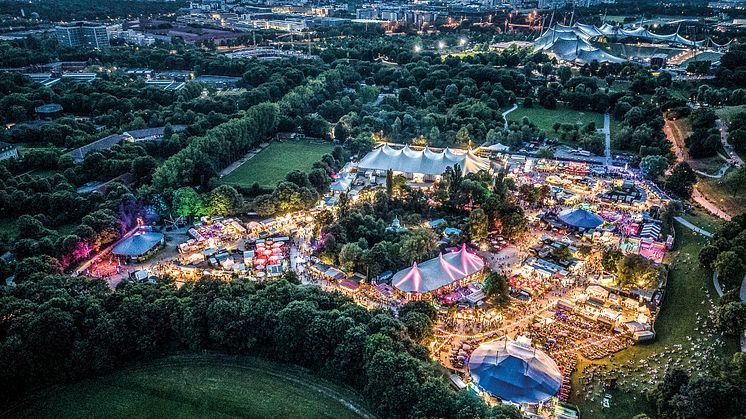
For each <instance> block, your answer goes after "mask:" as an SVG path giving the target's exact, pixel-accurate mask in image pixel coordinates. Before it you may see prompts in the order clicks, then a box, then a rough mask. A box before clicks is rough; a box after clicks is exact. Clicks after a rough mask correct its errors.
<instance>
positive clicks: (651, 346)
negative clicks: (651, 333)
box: [573, 222, 739, 419]
mask: <svg viewBox="0 0 746 419" xmlns="http://www.w3.org/2000/svg"><path fill="white" fill-rule="evenodd" d="M716 224H717V223H716V222H713V223H711V225H710V226H709V227H711V228H712V227H715V225H716ZM675 228H676V244H675V249H674V251H672V252H671V253H670V254H669V255H667V256H666V260H665V263H668V264H670V268H671V269H670V271H669V277H668V284H667V287H666V296H665V298H664V300H663V307H662V311H661V314H660V316H659V317H658V320H657V321H656V323H655V330H656V334H657V337H656V340H655V341H654V342H652V343H647V344H645V343H643V344H639V345H635V346H633V347H631V348H629V349H626V350H624V351H622V352H619V353H617V354H615V355H614V358H613V359H609V358H605V359H602V360H598V361H587V360H583V359H581V361H580V362H579V363H578V368H579V370H581V371H582V369H583V368H585V367H587V366H589V365H593V364H605V365H607V366H609V367H614V366H616V367H619V366H620V365H623V364H627V363H628V362H631V363H633V364H634V365H641V364H640V362H641V361H645V362H647V364H645V365H644V366H642V367H639V368H637V369H634V368H633V369H630V368H629V367H626V369H625V370H626V371H627V373H628V374H630V376H629V377H628V378H626V379H624V381H625V387H629V386H634V385H637V390H633V391H625V390H623V389H617V390H613V391H608V392H604V391H603V390H602V389H601V387H600V386H599V385H598V383H595V384H594V385H593V386H590V389H589V388H588V387H586V388H585V391H583V385H582V384H581V383H582V381H581V375H580V374H579V373H578V372H576V373H575V374H574V375H573V401H574V402H575V403H577V405H578V407H579V408H580V412H581V414H582V417H584V418H590V419H595V418H598V419H601V418H603V419H608V418H612V419H615V418H619V419H622V418H625V419H628V418H631V417H633V416H635V415H637V414H639V413H647V414H649V415H653V413H654V408H653V406H652V404H651V403H649V402H648V401H647V400H646V399H645V396H644V395H643V394H642V391H643V390H645V389H649V388H652V387H653V385H652V384H650V381H649V380H650V379H651V376H652V377H655V378H656V379H661V378H662V377H663V375H664V374H665V369H666V362H664V361H663V359H661V358H654V357H653V356H654V355H656V354H662V358H664V359H670V360H671V362H672V363H673V362H678V363H680V365H681V366H682V367H683V368H684V369H687V370H688V371H689V372H690V373H691V374H694V375H696V374H697V373H698V372H699V370H698V369H697V368H696V367H695V366H694V365H693V362H694V360H697V359H699V358H701V355H700V354H699V352H700V349H698V347H712V348H714V354H715V359H719V358H723V357H730V356H732V355H733V354H734V353H735V352H736V351H738V349H739V348H738V340H737V339H736V338H731V337H720V334H719V333H713V332H711V330H712V327H713V326H712V323H711V322H710V321H709V320H708V312H709V311H710V310H711V309H712V304H714V303H715V302H716V298H717V294H716V293H715V290H714V287H713V285H712V274H711V273H710V272H708V271H707V270H705V269H704V268H702V267H701V266H700V265H699V260H698V255H699V250H700V249H701V248H702V247H703V246H705V245H706V244H707V239H706V238H705V237H703V236H700V235H697V234H695V233H693V232H691V231H690V230H688V229H686V228H683V227H682V226H681V225H679V224H678V223H677V224H676V227H675ZM690 338H691V340H690ZM675 345H681V348H680V349H679V348H676V347H675ZM659 356H660V355H659ZM652 371H656V372H655V373H653V372H652ZM589 390H590V391H589ZM605 393H609V394H611V396H612V400H611V403H610V404H611V407H610V408H603V407H602V406H601V399H602V398H603V394H605Z"/></svg>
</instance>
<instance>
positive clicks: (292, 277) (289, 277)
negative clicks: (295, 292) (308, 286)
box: [282, 269, 300, 285]
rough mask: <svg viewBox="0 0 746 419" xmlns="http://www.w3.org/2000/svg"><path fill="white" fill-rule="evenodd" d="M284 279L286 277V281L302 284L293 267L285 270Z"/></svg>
mask: <svg viewBox="0 0 746 419" xmlns="http://www.w3.org/2000/svg"><path fill="white" fill-rule="evenodd" d="M282 279H284V280H285V281H288V282H289V283H291V284H296V285H300V277H299V276H298V274H297V273H296V272H295V271H294V270H292V269H288V270H287V271H285V272H284V273H283V274H282Z"/></svg>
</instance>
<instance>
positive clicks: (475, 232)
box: [469, 208, 488, 243]
mask: <svg viewBox="0 0 746 419" xmlns="http://www.w3.org/2000/svg"><path fill="white" fill-rule="evenodd" d="M487 221H488V220H487V215H486V214H485V213H484V210H482V209H481V208H477V209H475V210H473V211H472V212H471V214H469V236H470V237H471V240H472V241H473V242H475V243H481V242H482V241H484V240H485V239H486V238H487Z"/></svg>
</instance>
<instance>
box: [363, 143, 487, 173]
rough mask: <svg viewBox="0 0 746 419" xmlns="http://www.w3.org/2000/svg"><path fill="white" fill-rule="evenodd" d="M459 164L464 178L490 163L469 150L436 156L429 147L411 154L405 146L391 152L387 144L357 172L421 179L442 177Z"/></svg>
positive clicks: (364, 162)
mask: <svg viewBox="0 0 746 419" xmlns="http://www.w3.org/2000/svg"><path fill="white" fill-rule="evenodd" d="M456 164H458V165H459V166H461V170H462V172H463V174H467V173H476V172H478V171H480V170H487V169H489V167H490V165H489V160H487V159H485V158H482V157H479V156H477V155H475V154H474V153H472V151H471V150H468V151H461V150H451V149H449V148H446V149H444V150H443V151H440V152H436V151H433V150H431V149H430V148H428V147H425V148H424V149H423V150H412V149H411V148H409V146H408V145H405V146H404V147H403V148H400V149H394V148H392V147H391V146H389V145H388V144H385V145H383V146H382V147H378V148H376V149H375V150H373V151H371V152H370V153H368V154H367V155H366V156H365V157H363V159H362V160H360V163H359V164H358V170H363V171H365V170H388V169H391V170H393V171H395V172H403V173H417V174H423V175H436V176H437V175H441V174H443V172H445V170H446V168H447V167H449V166H453V165H456Z"/></svg>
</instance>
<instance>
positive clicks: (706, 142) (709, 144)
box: [684, 108, 721, 159]
mask: <svg viewBox="0 0 746 419" xmlns="http://www.w3.org/2000/svg"><path fill="white" fill-rule="evenodd" d="M716 119H717V116H716V115H715V112H713V111H712V110H711V109H707V108H699V109H695V110H694V111H692V113H691V114H690V115H689V123H690V124H691V126H692V131H693V132H692V134H691V135H689V136H688V137H687V138H686V139H685V140H684V143H685V144H686V148H687V149H688V150H689V155H690V156H691V157H693V158H695V159H698V158H702V157H713V156H715V155H717V153H718V150H719V149H720V148H721V146H720V131H718V130H717V128H715V120H716Z"/></svg>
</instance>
